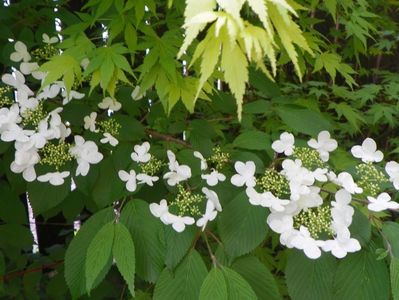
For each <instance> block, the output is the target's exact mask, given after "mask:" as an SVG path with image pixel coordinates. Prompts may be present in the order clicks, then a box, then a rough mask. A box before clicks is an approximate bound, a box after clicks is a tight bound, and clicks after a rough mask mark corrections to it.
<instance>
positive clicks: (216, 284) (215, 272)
mask: <svg viewBox="0 0 399 300" xmlns="http://www.w3.org/2000/svg"><path fill="white" fill-rule="evenodd" d="M208 299H214V300H227V299H228V294H227V285H226V281H225V279H224V275H223V272H222V271H221V270H220V269H219V268H213V269H212V270H211V271H210V272H209V273H208V275H207V276H206V277H205V280H204V282H203V283H202V286H201V290H200V295H199V300H208Z"/></svg>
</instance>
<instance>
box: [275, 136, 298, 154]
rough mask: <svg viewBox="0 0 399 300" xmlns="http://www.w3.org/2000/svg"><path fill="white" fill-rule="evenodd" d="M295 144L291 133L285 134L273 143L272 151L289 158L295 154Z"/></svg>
mask: <svg viewBox="0 0 399 300" xmlns="http://www.w3.org/2000/svg"><path fill="white" fill-rule="evenodd" d="M294 143H295V138H294V136H293V135H292V134H291V133H288V132H283V133H282V134H281V135H280V139H279V140H276V141H274V142H273V144H272V149H273V150H274V151H276V152H277V153H284V154H285V155H287V156H289V155H292V154H293V153H294V148H295V146H294Z"/></svg>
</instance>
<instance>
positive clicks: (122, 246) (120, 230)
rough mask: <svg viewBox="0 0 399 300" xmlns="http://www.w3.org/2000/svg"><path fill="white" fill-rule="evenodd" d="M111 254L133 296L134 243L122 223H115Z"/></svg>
mask: <svg viewBox="0 0 399 300" xmlns="http://www.w3.org/2000/svg"><path fill="white" fill-rule="evenodd" d="M112 254H113V256H114V259H115V262H116V266H117V267H118V270H119V272H120V273H121V274H122V276H123V279H125V281H126V283H127V286H128V288H129V291H130V294H131V295H132V296H133V297H134V274H135V270H136V256H135V251H134V243H133V239H132V236H131V235H130V233H129V230H128V229H127V228H126V227H125V225H123V224H122V223H117V224H115V240H114V245H113V248H112Z"/></svg>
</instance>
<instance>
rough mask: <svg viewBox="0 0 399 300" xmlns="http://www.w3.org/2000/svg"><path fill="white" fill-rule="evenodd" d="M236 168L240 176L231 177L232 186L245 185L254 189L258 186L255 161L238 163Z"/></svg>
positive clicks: (235, 165)
mask: <svg viewBox="0 0 399 300" xmlns="http://www.w3.org/2000/svg"><path fill="white" fill-rule="evenodd" d="M234 168H235V170H236V171H237V173H238V174H235V175H233V176H232V177H231V184H233V185H235V186H238V187H241V186H243V185H245V186H247V187H254V186H255V184H256V179H255V176H254V175H255V169H256V167H255V163H254V162H253V161H247V162H246V163H243V162H241V161H237V162H236V163H235V164H234Z"/></svg>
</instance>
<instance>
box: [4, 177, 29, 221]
mask: <svg viewBox="0 0 399 300" xmlns="http://www.w3.org/2000/svg"><path fill="white" fill-rule="evenodd" d="M0 195H1V197H0V207H1V209H0V219H1V220H3V221H4V222H6V223H14V224H24V223H27V217H26V208H25V206H24V205H23V204H22V201H21V200H20V199H19V197H18V196H17V194H16V192H15V191H13V190H12V189H11V188H10V187H9V185H8V184H7V183H6V182H5V181H0Z"/></svg>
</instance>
